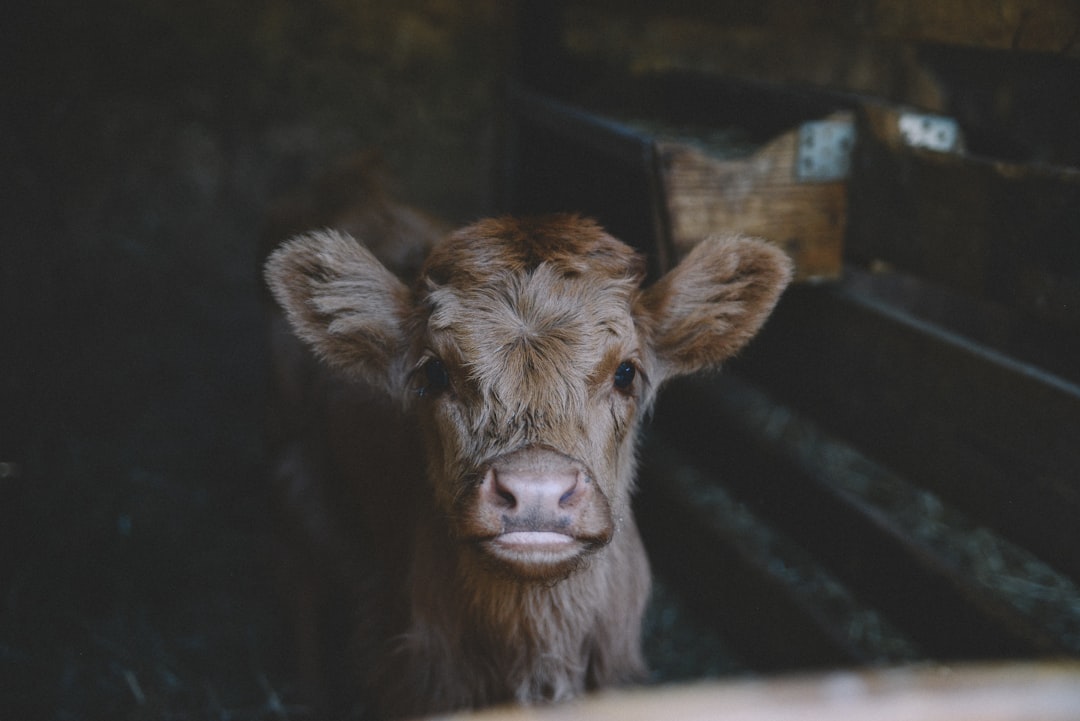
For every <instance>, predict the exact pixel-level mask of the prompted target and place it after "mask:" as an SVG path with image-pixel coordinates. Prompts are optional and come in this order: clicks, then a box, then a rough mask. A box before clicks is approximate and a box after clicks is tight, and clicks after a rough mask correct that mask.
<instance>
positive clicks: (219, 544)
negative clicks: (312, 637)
mask: <svg viewBox="0 0 1080 721" xmlns="http://www.w3.org/2000/svg"><path fill="white" fill-rule="evenodd" d="M18 5H20V6H21V5H31V4H30V3H18ZM32 6H33V7H32V9H31V8H30V7H22V8H20V9H19V11H18V12H14V11H12V10H10V9H9V11H8V12H9V13H10V14H9V16H8V17H7V18H6V19H5V21H4V23H3V25H4V27H3V29H2V30H0V34H2V35H3V40H2V42H0V45H2V47H3V50H2V51H0V52H2V53H3V56H4V62H3V72H2V75H0V83H2V84H3V86H2V87H3V90H2V97H3V101H2V106H3V110H2V111H0V112H2V117H0V158H2V160H0V167H2V168H3V180H2V186H3V192H2V193H0V199H2V203H3V206H2V207H3V212H2V218H3V239H2V241H0V319H2V320H0V344H2V347H3V350H2V355H0V358H2V360H0V716H2V717H3V718H11V719H16V718H19V719H31V718H57V719H64V718H111V719H118V718H263V717H265V718H279V717H285V716H287V715H289V714H290V713H293V714H296V713H299V711H296V710H291V709H289V708H288V703H289V691H290V685H289V679H288V677H287V673H286V672H285V671H284V670H283V669H284V668H285V666H284V664H283V663H282V658H281V653H280V652H281V650H282V643H283V641H282V638H283V634H282V632H281V631H280V628H279V623H280V612H279V609H278V607H277V606H276V604H275V600H274V589H273V576H272V573H271V570H272V567H271V559H272V555H273V548H272V543H273V538H272V536H271V535H270V534H269V508H268V503H267V493H266V491H267V489H266V487H265V484H264V483H263V478H262V476H263V474H262V467H261V464H262V462H263V458H262V427H261V422H262V421H261V417H262V409H263V406H264V401H265V393H266V378H265V367H266V359H265V347H264V342H263V337H262V328H261V318H260V313H261V307H260V302H261V299H260V297H259V290H258V282H259V281H258V270H257V267H256V266H257V258H256V246H257V238H258V234H259V230H260V224H261V222H262V219H263V217H264V213H265V211H266V209H267V207H268V204H269V203H270V202H271V200H272V198H274V197H275V196H277V195H278V194H280V193H282V192H283V191H286V190H289V189H290V188H292V187H294V186H295V185H297V184H299V183H302V182H303V181H304V180H305V179H307V178H308V177H310V176H311V175H312V174H313V173H316V172H318V171H319V170H322V169H324V168H325V167H326V166H328V165H330V164H332V163H333V162H335V161H337V160H340V159H341V158H342V157H345V156H347V155H349V154H351V153H354V152H356V151H358V150H362V149H365V148H375V149H377V150H378V152H379V153H380V154H381V155H382V157H383V159H384V162H385V164H386V166H387V168H388V169H389V171H390V172H391V173H392V174H393V176H394V177H396V178H397V179H398V181H399V183H400V191H401V195H403V196H404V197H406V198H409V199H410V200H412V201H414V202H416V203H418V204H420V205H422V206H424V207H426V208H429V209H431V210H433V211H435V212H437V213H439V214H441V215H444V216H446V217H448V218H450V219H452V220H455V221H462V220H468V219H470V218H473V217H476V216H477V215H480V214H482V213H483V212H485V211H486V210H488V209H489V208H490V205H491V195H492V174H491V165H492V148H493V133H494V132H495V127H496V125H495V122H494V120H493V103H494V102H495V97H496V93H497V88H498V78H499V74H500V72H501V65H502V49H501V47H500V42H501V37H502V30H503V28H502V25H501V22H502V21H501V19H500V10H499V3H497V2H495V0H467V1H465V2H458V1H451V0H372V1H362V2H357V1H356V0H314V1H313V2H305V3H296V2H285V1H283V0H247V1H245V2H228V3H221V2H204V1H202V0H198V1H196V2H186V3H176V2H165V1H160V0H90V1H88V2H63V1H62V0H43V1H41V2H35V3H32Z"/></svg>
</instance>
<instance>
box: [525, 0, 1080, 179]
mask: <svg viewBox="0 0 1080 721" xmlns="http://www.w3.org/2000/svg"><path fill="white" fill-rule="evenodd" d="M555 14H556V15H557V16H558V17H556V18H555V19H554V20H553V22H554V23H555V24H557V25H558V26H559V29H558V32H556V33H555V37H554V38H552V39H551V42H550V44H549V47H557V48H558V49H557V51H553V52H552V56H553V57H557V58H559V59H560V60H559V62H560V64H559V66H558V67H559V68H560V72H559V77H560V78H561V81H559V82H558V83H556V84H555V85H552V83H550V82H548V84H547V86H546V87H548V89H549V90H550V89H552V88H553V87H556V86H558V87H559V90H558V92H560V93H561V94H562V95H563V97H565V98H568V99H572V100H576V101H578V102H582V101H585V100H586V99H588V100H589V101H590V102H595V101H596V99H597V98H603V97H610V96H618V97H622V98H624V99H626V98H630V99H632V100H634V99H636V100H640V99H641V97H642V96H641V91H640V88H638V87H637V86H638V85H640V84H641V83H643V82H655V81H657V80H659V79H662V78H670V77H685V76H688V75H693V76H698V77H707V78H714V79H724V80H726V81H732V80H739V81H744V82H747V83H764V84H770V85H774V86H777V87H788V88H791V87H801V88H804V89H815V90H816V91H817V92H826V91H828V92H830V93H841V94H847V95H849V96H852V95H854V96H862V97H876V98H880V99H884V100H888V101H891V102H896V103H900V104H905V105H910V106H914V107H918V108H922V109H924V110H927V111H930V112H938V113H943V114H948V115H953V116H955V117H957V118H958V119H959V120H960V121H961V122H962V123H963V124H964V125H965V126H966V127H969V128H972V129H973V130H976V131H977V133H973V139H974V141H975V143H976V144H977V145H979V146H980V147H981V152H984V153H989V154H992V155H995V156H999V157H1005V158H1011V159H1013V160H1032V161H1038V162H1051V163H1060V164H1065V165H1071V166H1080V138H1078V137H1077V133H1076V132H1075V128H1076V127H1077V126H1078V124H1080V104H1078V103H1076V102H1075V98H1076V97H1078V96H1080V62H1078V61H1080V17H1078V16H1080V6H1078V5H1077V4H1076V3H1075V2H1072V1H1071V0H1006V1H1004V2H998V0H965V2H962V3H938V2H934V1H933V0H920V1H919V2H914V3H908V2H905V1H903V0H897V1H895V2H893V1H892V0H847V1H841V2H830V3H800V2H797V1H796V0H771V1H766V2H750V0H743V1H740V0H736V2H735V3H734V4H733V3H722V4H719V5H715V6H709V5H707V4H704V5H703V4H702V3H700V2H693V1H689V0H674V1H673V2H667V3H663V4H656V3H631V4H629V5H628V4H626V3H613V2H610V1H608V0H567V1H566V2H563V3H561V10H560V12H558V13H555ZM537 64H538V65H539V63H537ZM550 77H551V73H549V74H548V78H549V79H550ZM701 100H702V102H703V103H706V104H708V103H709V102H710V98H709V95H708V93H707V92H706V94H704V95H702V96H701Z"/></svg>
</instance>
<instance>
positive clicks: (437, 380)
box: [417, 358, 450, 396]
mask: <svg viewBox="0 0 1080 721" xmlns="http://www.w3.org/2000/svg"><path fill="white" fill-rule="evenodd" d="M421 370H422V372H423V374H424V375H423V383H424V385H422V386H421V387H420V389H419V390H418V391H417V392H418V393H419V394H420V395H421V396H429V395H433V394H435V393H439V392H440V391H444V390H446V389H447V388H449V387H450V374H449V373H447V371H446V366H445V365H443V362H442V361H441V360H439V359H438V358H428V359H427V361H425V362H424V366H423V368H422V369H421Z"/></svg>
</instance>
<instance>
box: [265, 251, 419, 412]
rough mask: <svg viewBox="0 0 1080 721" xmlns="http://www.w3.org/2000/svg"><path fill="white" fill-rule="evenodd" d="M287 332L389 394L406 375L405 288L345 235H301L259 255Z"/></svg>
mask: <svg viewBox="0 0 1080 721" xmlns="http://www.w3.org/2000/svg"><path fill="white" fill-rule="evenodd" d="M265 272H266V282H267V284H268V285H269V287H270V291H271V292H272V293H273V295H274V298H275V299H276V300H277V302H278V303H279V304H280V305H281V307H282V309H283V310H284V311H285V316H286V318H287V319H288V321H289V324H290V325H291V326H292V328H293V332H294V333H296V335H297V336H298V337H299V338H300V339H301V340H303V341H304V342H306V343H307V344H308V345H309V346H310V347H311V348H312V350H314V351H315V353H316V354H317V355H318V356H320V357H321V358H322V359H323V360H325V361H326V362H327V363H328V364H329V365H331V366H333V367H335V368H338V369H341V370H343V371H345V372H346V373H348V374H349V375H352V376H354V377H356V378H359V379H361V380H364V381H366V382H368V383H370V384H372V385H375V386H377V387H380V388H383V389H385V390H387V391H388V392H390V393H395V392H396V391H398V390H400V388H401V387H402V386H403V384H404V382H405V356H406V352H407V350H408V338H407V334H406V319H407V317H408V314H409V307H410V300H409V290H408V288H407V287H406V286H405V284H404V283H402V282H401V281H400V280H398V278H397V276H395V275H394V274H393V273H391V272H390V271H389V270H387V269H386V267H385V266H383V264H382V263H380V262H379V261H378V259H376V258H375V256H374V255H372V253H371V251H369V250H368V249H367V248H365V247H363V245H361V244H360V243H358V242H357V241H356V240H355V239H354V238H353V237H352V236H350V235H348V234H346V233H340V232H338V231H334V230H325V231H317V232H312V233H307V234H305V235H300V236H297V237H295V238H292V239H291V240H289V241H287V242H286V243H284V244H283V245H282V246H281V247H280V248H278V249H277V250H276V251H274V253H273V254H272V255H271V256H270V258H269V260H267V262H266V271H265Z"/></svg>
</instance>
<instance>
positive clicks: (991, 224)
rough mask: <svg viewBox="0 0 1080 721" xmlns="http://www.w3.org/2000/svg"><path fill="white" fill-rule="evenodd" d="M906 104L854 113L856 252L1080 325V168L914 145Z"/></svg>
mask: <svg viewBox="0 0 1080 721" xmlns="http://www.w3.org/2000/svg"><path fill="white" fill-rule="evenodd" d="M901 114H902V111H900V110H898V109H896V108H893V107H889V106H884V105H866V106H864V107H862V108H860V109H859V111H858V112H857V114H856V117H857V126H858V133H859V144H858V146H857V149H856V157H855V160H854V163H853V167H854V171H853V177H852V181H851V188H852V190H851V199H850V208H849V216H850V233H849V237H848V254H849V257H851V258H853V259H855V260H858V261H860V262H862V263H866V264H872V263H874V262H877V261H883V262H885V263H886V264H890V265H893V266H896V267H899V268H902V269H905V270H907V271H909V272H911V273H914V274H916V275H920V276H923V277H926V278H929V279H932V280H936V281H939V282H942V283H946V284H948V285H951V286H952V287H954V288H957V289H960V290H962V291H964V292H966V293H970V294H973V295H976V296H980V297H983V298H987V299H990V300H994V301H998V302H1001V303H1004V304H1007V305H1011V306H1013V307H1017V308H1020V309H1022V310H1024V311H1026V312H1028V313H1030V314H1032V315H1034V316H1036V317H1041V318H1044V319H1047V320H1050V321H1053V322H1056V323H1059V324H1060V325H1062V326H1065V327H1068V328H1073V329H1080V245H1077V243H1076V239H1077V238H1078V237H1080V169H1073V168H1055V167H1047V166H1040V165H1025V164H1017V163H1006V162H1000V161H993V160H989V159H984V158H980V157H973V156H970V155H967V154H965V153H963V152H934V151H930V150H925V149H921V148H913V147H910V146H909V145H907V144H906V143H905V142H904V140H903V139H902V136H901V133H900V130H899V119H900V117H901Z"/></svg>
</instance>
